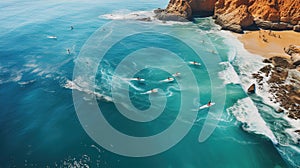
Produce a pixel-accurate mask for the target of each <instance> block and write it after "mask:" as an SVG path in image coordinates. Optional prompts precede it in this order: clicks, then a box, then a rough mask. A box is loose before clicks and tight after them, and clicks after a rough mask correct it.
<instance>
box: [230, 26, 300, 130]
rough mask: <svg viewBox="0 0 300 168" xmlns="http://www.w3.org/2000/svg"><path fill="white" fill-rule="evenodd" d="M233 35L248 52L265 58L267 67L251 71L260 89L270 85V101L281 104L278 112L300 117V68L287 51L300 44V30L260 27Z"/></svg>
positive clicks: (294, 117)
mask: <svg viewBox="0 0 300 168" xmlns="http://www.w3.org/2000/svg"><path fill="white" fill-rule="evenodd" d="M232 34H233V35H234V36H235V37H236V38H237V40H239V41H240V42H241V43H242V45H243V46H244V49H245V50H246V51H248V52H249V53H251V54H254V55H258V56H261V57H262V58H265V59H264V60H263V61H262V62H263V63H265V66H263V67H262V68H261V69H260V70H258V71H254V72H252V78H253V79H255V82H254V83H253V85H256V88H257V89H256V90H257V92H260V90H261V89H263V90H265V89H266V88H269V89H267V90H266V91H267V92H269V93H270V94H271V95H272V96H271V97H270V101H271V102H273V103H275V104H278V106H277V109H276V110H277V112H278V113H283V112H284V113H285V114H286V116H288V117H289V118H291V119H295V120H298V119H300V112H299V111H300V106H299V105H300V96H299V92H300V84H299V83H300V78H299V76H300V75H299V74H300V67H299V66H297V65H296V64H295V65H293V61H292V59H291V58H292V57H293V56H292V55H291V54H290V53H288V52H287V51H289V50H290V49H291V46H290V45H294V46H300V40H298V39H300V33H297V32H293V31H270V30H259V31H248V32H246V33H245V34H235V33H232ZM298 54H300V53H298ZM297 74H298V75H297ZM297 76H298V77H297ZM248 91H249V90H248ZM254 91H255V89H254ZM273 103H272V104H273ZM298 129H299V128H298Z"/></svg>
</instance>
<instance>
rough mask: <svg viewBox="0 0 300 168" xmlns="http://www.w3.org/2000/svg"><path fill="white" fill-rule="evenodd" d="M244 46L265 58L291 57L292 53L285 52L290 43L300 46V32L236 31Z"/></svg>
mask: <svg viewBox="0 0 300 168" xmlns="http://www.w3.org/2000/svg"><path fill="white" fill-rule="evenodd" d="M234 35H236V36H237V37H238V38H237V39H238V40H239V41H240V42H242V43H243V45H244V48H245V49H246V50H247V51H249V52H250V53H252V54H256V55H260V56H262V57H264V58H271V57H274V56H280V57H284V58H290V55H288V54H286V53H285V52H284V49H285V48H288V47H289V45H298V46H300V40H299V39H300V33H297V32H295V31H289V30H286V31H270V30H257V31H247V32H245V34H236V33H234Z"/></svg>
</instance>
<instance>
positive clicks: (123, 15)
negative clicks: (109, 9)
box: [99, 9, 154, 20]
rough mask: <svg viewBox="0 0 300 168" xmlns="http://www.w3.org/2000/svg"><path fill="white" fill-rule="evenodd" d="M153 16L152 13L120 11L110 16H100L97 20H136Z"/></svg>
mask: <svg viewBox="0 0 300 168" xmlns="http://www.w3.org/2000/svg"><path fill="white" fill-rule="evenodd" d="M153 16H154V13H153V12H152V11H130V10H127V9H122V10H118V11H114V12H113V13H110V14H104V15H100V16H99V18H101V19H109V20H136V19H141V18H148V17H150V18H153Z"/></svg>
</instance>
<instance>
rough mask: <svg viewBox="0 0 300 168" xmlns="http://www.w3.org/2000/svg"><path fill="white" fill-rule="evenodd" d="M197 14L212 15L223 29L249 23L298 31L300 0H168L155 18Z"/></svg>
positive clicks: (245, 26)
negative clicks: (165, 6) (160, 13)
mask: <svg viewBox="0 0 300 168" xmlns="http://www.w3.org/2000/svg"><path fill="white" fill-rule="evenodd" d="M199 14H200V15H201V16H209V15H211V16H212V15H214V18H215V19H216V22H217V23H218V24H220V25H221V26H222V28H223V29H229V30H232V31H235V32H242V30H243V29H247V28H249V26H253V25H257V26H258V27H262V28H264V29H272V30H294V31H297V32H300V0H170V2H169V5H168V7H167V8H166V9H165V10H163V12H162V15H158V18H161V19H163V20H168V19H171V20H174V19H176V17H175V16H180V17H181V18H185V19H191V18H192V17H193V16H195V15H199ZM179 20H182V19H179Z"/></svg>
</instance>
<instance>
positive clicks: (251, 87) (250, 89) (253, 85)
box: [247, 84, 255, 94]
mask: <svg viewBox="0 0 300 168" xmlns="http://www.w3.org/2000/svg"><path fill="white" fill-rule="evenodd" d="M247 92H248V93H249V94H253V93H255V84H252V85H251V86H250V87H249V88H248V91H247Z"/></svg>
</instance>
